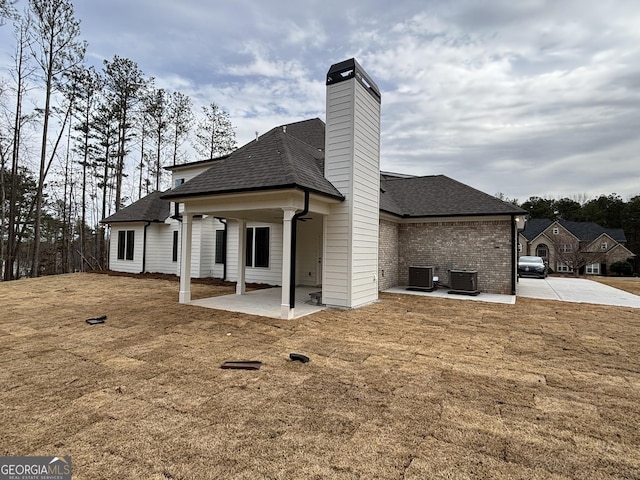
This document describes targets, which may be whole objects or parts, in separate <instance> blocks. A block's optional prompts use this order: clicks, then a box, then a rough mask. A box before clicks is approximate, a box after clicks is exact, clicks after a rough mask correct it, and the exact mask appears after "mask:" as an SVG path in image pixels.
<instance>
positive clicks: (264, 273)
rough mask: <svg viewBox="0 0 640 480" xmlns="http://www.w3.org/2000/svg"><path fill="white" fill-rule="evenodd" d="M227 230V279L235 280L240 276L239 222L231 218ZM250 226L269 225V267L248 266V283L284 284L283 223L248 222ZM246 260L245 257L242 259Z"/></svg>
mask: <svg viewBox="0 0 640 480" xmlns="http://www.w3.org/2000/svg"><path fill="white" fill-rule="evenodd" d="M228 224H229V226H228V231H227V280H229V281H231V282H235V281H236V280H237V278H238V276H237V273H238V266H237V260H236V259H237V256H238V223H237V222H235V221H233V220H229V221H228ZM249 227H269V250H270V252H269V267H268V268H253V267H246V270H245V280H246V281H247V283H265V284H268V285H281V284H282V224H278V223H257V222H247V228H249ZM242 261H243V262H244V259H242Z"/></svg>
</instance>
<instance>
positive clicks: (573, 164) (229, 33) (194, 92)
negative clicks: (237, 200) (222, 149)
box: [0, 0, 640, 202]
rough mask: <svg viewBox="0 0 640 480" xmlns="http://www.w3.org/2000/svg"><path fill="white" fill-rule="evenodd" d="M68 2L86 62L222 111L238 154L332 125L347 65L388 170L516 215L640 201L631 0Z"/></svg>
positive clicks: (639, 44)
mask: <svg viewBox="0 0 640 480" xmlns="http://www.w3.org/2000/svg"><path fill="white" fill-rule="evenodd" d="M73 4H74V7H75V12H76V17H77V18H78V19H80V21H81V32H82V38H83V39H85V40H86V41H87V43H88V51H87V61H88V63H90V64H94V65H96V66H98V67H101V66H102V62H103V60H104V59H112V58H113V56H114V55H118V56H120V57H126V58H129V59H131V60H133V61H135V62H136V63H137V64H138V66H139V67H140V69H141V70H142V71H143V72H144V73H145V75H146V76H147V77H155V79H156V85H157V86H158V87H162V88H166V89H168V90H178V91H181V92H182V93H185V94H188V95H189V96H191V98H192V99H193V101H194V104H195V105H197V106H198V107H197V108H200V107H201V106H204V105H208V104H210V103H211V102H215V103H217V104H218V105H219V106H220V107H221V108H223V109H224V110H226V111H227V112H228V113H229V114H230V116H231V121H232V123H233V124H234V125H235V127H236V134H237V139H238V143H239V145H242V144H244V143H246V142H248V141H250V140H252V139H253V138H255V135H256V132H259V133H260V134H262V133H265V132H267V131H268V130H270V129H271V128H273V127H275V126H277V125H281V124H285V123H291V122H295V121H299V120H304V119H307V118H315V117H319V118H321V119H322V120H325V88H326V87H325V77H326V73H327V71H328V69H329V67H330V66H331V65H332V64H334V63H337V62H340V61H342V60H345V59H348V58H352V57H355V58H356V59H357V60H358V62H359V63H360V64H361V65H362V67H363V68H364V69H365V70H366V71H367V72H368V73H369V75H370V76H371V77H372V78H373V80H374V81H375V82H376V83H377V84H378V86H379V87H380V90H381V92H382V127H381V169H382V170H385V171H391V172H398V173H405V174H413V175H439V174H444V175H447V176H449V177H451V178H454V179H456V180H458V181H460V182H463V183H466V184H467V185H470V186H472V187H474V188H477V189H479V190H482V191H484V192H486V193H489V194H491V195H494V194H497V193H502V194H503V195H504V196H506V197H507V198H510V199H513V198H515V199H518V200H519V201H520V202H523V201H525V200H527V199H528V198H529V197H531V196H539V197H546V198H562V197H569V198H574V199H584V198H585V197H587V198H594V197H597V196H599V195H601V194H605V195H609V194H612V193H616V194H618V195H620V196H621V197H622V198H623V199H624V200H628V199H629V198H631V197H632V196H636V195H640V28H639V27H638V26H639V25H640V2H638V1H637V0H601V1H598V2H585V1H582V0H576V1H574V0H562V1H557V0H551V1H545V0H518V1H513V0H473V1H472V0H469V1H465V0H458V1H455V2H453V1H435V0H396V1H391V2H390V1H389V0H384V1H382V0H369V1H364V0H351V1H349V2H345V1H344V0H322V1H317V0H307V1H303V0H301V1H297V2H294V1H285V0H260V1H257V0H232V1H220V0H218V1H211V0H180V1H176V0H127V1H124V0H73ZM0 30H1V31H0V36H1V38H0V40H2V44H3V45H10V44H9V43H7V42H6V41H4V40H3V39H4V38H5V37H6V35H8V34H9V33H10V32H11V27H10V26H4V27H1V28H0ZM0 48H2V49H5V48H4V47H0Z"/></svg>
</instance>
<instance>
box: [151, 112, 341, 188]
mask: <svg viewBox="0 0 640 480" xmlns="http://www.w3.org/2000/svg"><path fill="white" fill-rule="evenodd" d="M294 134H295V135H294ZM320 136H321V137H322V138H323V139H324V123H323V122H322V121H321V120H320V119H313V120H307V121H305V122H297V123H294V124H289V125H286V126H280V127H276V128H273V129H272V130H270V131H269V132H267V133H265V134H264V135H262V136H261V137H259V138H258V139H256V140H253V141H251V142H249V143H247V144H246V145H244V146H243V147H241V148H239V149H237V150H236V151H234V152H233V153H231V154H230V155H229V156H228V157H225V158H221V159H219V160H216V161H215V162H213V164H212V165H211V167H210V168H209V169H207V170H206V171H204V172H203V173H201V174H200V175H197V176H196V177H194V178H192V179H191V180H189V181H188V182H185V183H184V184H182V185H180V186H179V187H176V188H174V189H173V190H171V191H170V192H168V193H166V194H164V195H163V196H162V198H165V199H172V198H181V197H193V196H201V195H216V194H223V193H233V192H246V191H256V190H273V189H285V188H302V189H308V190H310V191H312V192H314V193H319V194H321V195H326V196H329V197H333V198H338V199H343V198H344V197H343V196H342V194H341V193H340V192H339V191H338V190H337V189H336V188H335V187H334V186H333V185H332V184H331V182H329V180H327V179H326V178H325V177H324V174H323V172H322V168H321V165H322V162H323V160H324V152H323V149H322V148H323V147H324V145H322V148H320V147H319V146H318V145H319V144H320V141H319V138H320ZM305 140H306V141H305ZM307 142H312V143H313V144H315V145H312V144H309V143H307ZM323 142H324V140H323ZM323 142H322V143H323Z"/></svg>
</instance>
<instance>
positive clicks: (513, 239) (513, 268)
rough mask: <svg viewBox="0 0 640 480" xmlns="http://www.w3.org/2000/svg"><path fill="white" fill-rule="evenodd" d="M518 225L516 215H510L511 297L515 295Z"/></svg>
mask: <svg viewBox="0 0 640 480" xmlns="http://www.w3.org/2000/svg"><path fill="white" fill-rule="evenodd" d="M517 229H518V224H517V223H516V215H515V214H512V215H511V295H515V294H516V281H517V276H516V256H517V255H518V247H517V246H516V230H517Z"/></svg>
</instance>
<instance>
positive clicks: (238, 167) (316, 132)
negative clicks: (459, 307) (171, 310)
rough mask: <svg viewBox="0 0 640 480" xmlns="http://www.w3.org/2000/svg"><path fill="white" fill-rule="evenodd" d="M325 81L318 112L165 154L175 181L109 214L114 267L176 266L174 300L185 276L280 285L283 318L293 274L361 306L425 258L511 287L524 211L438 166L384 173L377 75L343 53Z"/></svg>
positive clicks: (336, 302) (483, 285) (336, 299)
mask: <svg viewBox="0 0 640 480" xmlns="http://www.w3.org/2000/svg"><path fill="white" fill-rule="evenodd" d="M326 85H327V100H326V103H327V109H326V118H327V122H326V125H325V124H324V122H322V121H321V120H320V119H317V118H316V119H311V120H306V121H302V122H296V123H291V124H287V125H282V126H279V127H276V128H274V129H272V130H270V131H269V132H267V133H265V134H263V135H262V136H260V137H258V138H256V139H255V140H253V141H251V142H249V143H247V144H246V145H244V146H242V147H240V148H239V149H237V150H236V151H234V152H233V153H231V154H229V155H226V156H224V157H221V158H216V159H211V160H206V161H202V162H194V163H190V164H185V165H176V166H173V167H168V168H167V169H168V170H170V171H171V173H172V179H173V188H172V189H171V190H170V191H167V192H164V193H158V192H156V193H154V194H152V195H150V196H149V197H152V198H149V197H146V198H145V199H143V200H145V202H146V204H147V206H146V207H145V206H144V205H143V206H138V205H137V204H138V203H140V202H142V201H143V200H140V201H138V202H136V203H134V204H133V205H130V206H129V207H127V208H124V209H122V210H120V211H119V212H117V213H116V214H114V215H112V216H110V217H108V218H106V219H104V220H103V222H104V223H108V224H110V225H111V238H112V239H113V241H112V243H113V245H112V247H111V250H110V254H111V256H110V259H111V260H110V268H112V269H114V270H124V271H138V272H142V271H149V272H152V271H157V272H164V273H176V274H178V275H179V276H180V294H179V299H180V302H183V303H188V302H189V301H190V298H191V290H190V279H191V278H193V277H196V278H197V277H208V276H213V277H219V278H224V279H226V280H230V281H234V282H237V286H236V293H237V294H243V293H244V292H245V284H246V282H258V283H267V284H271V285H278V286H281V287H282V303H281V316H282V318H292V316H293V314H294V308H295V302H294V295H293V293H294V290H295V287H296V285H312V286H317V287H319V288H320V287H321V289H322V302H323V303H324V304H326V305H328V306H333V307H339V308H356V307H360V306H363V305H367V304H369V303H372V302H374V301H375V300H377V298H378V292H379V291H380V290H385V289H387V288H390V287H392V286H398V285H407V283H408V270H409V267H410V266H413V265H431V266H433V267H434V271H435V274H436V275H437V276H438V277H439V279H440V281H441V282H442V283H444V284H445V285H446V284H447V283H448V281H449V272H451V271H454V270H471V271H477V282H478V289H479V290H482V291H485V292H491V293H501V294H511V295H515V290H516V253H517V252H516V245H517V228H518V226H519V225H521V224H522V222H523V220H522V219H523V218H524V215H525V212H524V211H523V210H521V209H520V208H518V207H515V206H513V205H511V204H509V203H506V202H503V201H501V200H498V199H497V198H495V197H492V196H490V195H487V194H485V193H483V192H480V191H478V190H476V189H474V188H472V187H469V186H467V185H464V184H462V183H460V182H457V181H455V180H453V179H451V178H449V177H446V176H444V175H435V176H426V177H415V176H410V175H401V174H394V173H385V172H382V173H381V172H380V105H381V95H380V91H379V89H378V87H377V86H376V84H375V82H374V81H373V80H372V79H371V77H369V75H368V74H367V73H366V72H365V71H364V70H363V69H362V67H361V66H360V65H359V64H358V62H357V61H355V60H354V59H350V60H346V61H344V62H341V63H338V64H335V65H333V66H331V68H330V69H329V71H328V74H327V79H326ZM163 201H164V202H165V203H166V204H169V202H171V204H170V206H169V207H168V210H169V212H170V213H167V216H166V217H165V218H164V220H163V219H161V218H159V217H161V215H149V214H145V215H143V212H144V211H145V209H148V210H150V211H155V209H157V210H160V209H161V208H164V209H165V210H163V211H164V212H165V213H166V209H167V207H166V206H161V204H162V202H163ZM150 204H153V205H155V207H153V208H152V207H151V206H150ZM151 217H154V218H153V219H152V218H151ZM155 217H158V218H155ZM134 218H135V219H136V220H134ZM123 232H124V233H123ZM130 245H132V246H130ZM122 252H124V254H122ZM152 252H153V253H152ZM139 257H142V259H140V258H139ZM154 269H155V270H154Z"/></svg>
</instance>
